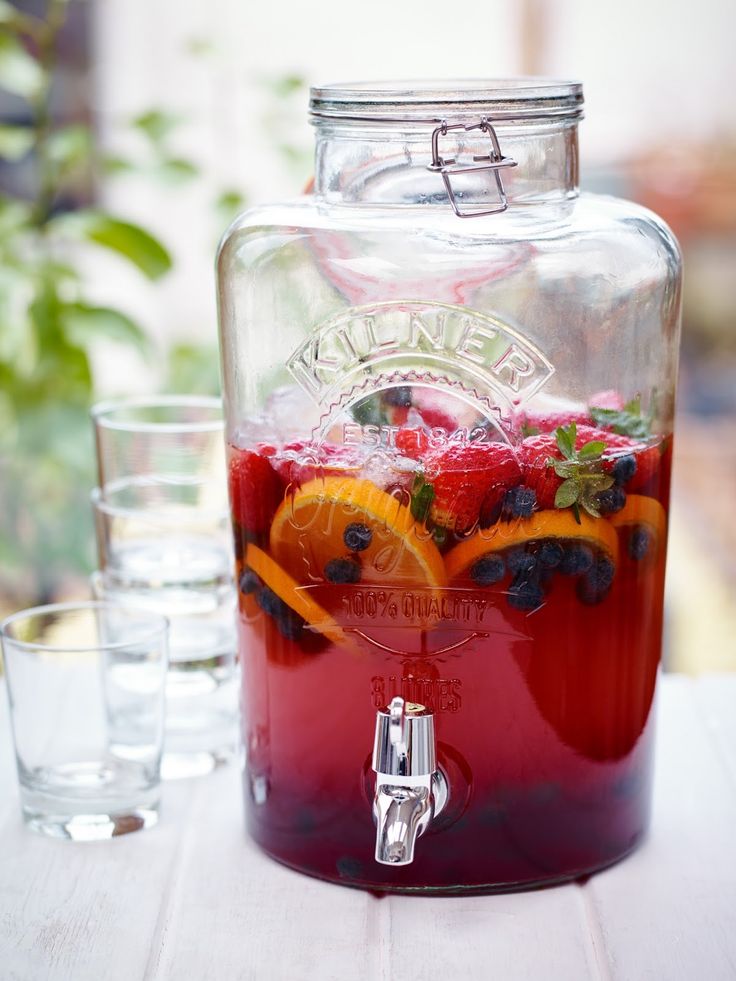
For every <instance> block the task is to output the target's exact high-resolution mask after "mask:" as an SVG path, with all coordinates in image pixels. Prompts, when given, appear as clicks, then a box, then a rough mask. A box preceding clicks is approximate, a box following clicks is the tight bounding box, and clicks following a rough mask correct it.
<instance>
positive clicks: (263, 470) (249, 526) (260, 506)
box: [228, 450, 284, 534]
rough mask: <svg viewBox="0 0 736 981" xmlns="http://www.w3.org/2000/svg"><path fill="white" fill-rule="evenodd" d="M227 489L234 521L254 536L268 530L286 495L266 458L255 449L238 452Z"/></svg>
mask: <svg viewBox="0 0 736 981" xmlns="http://www.w3.org/2000/svg"><path fill="white" fill-rule="evenodd" d="M228 489H229V491H230V506H231V508H232V514H233V521H235V522H236V523H237V524H239V525H240V526H241V527H242V528H244V529H245V530H246V531H248V532H252V533H254V534H259V533H260V532H263V531H266V530H267V529H268V527H269V525H270V524H271V519H272V518H273V516H274V514H275V512H276V508H277V507H278V506H279V504H280V503H281V501H282V499H283V496H284V484H283V482H282V480H281V478H280V477H279V475H278V474H277V473H276V471H275V470H274V469H273V467H272V466H271V464H270V463H269V461H268V459H267V457H266V456H262V455H261V454H260V453H254V452H253V451H252V450H235V451H234V452H233V454H232V456H231V458H230V469H229V472H228Z"/></svg>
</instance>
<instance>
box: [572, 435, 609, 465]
mask: <svg viewBox="0 0 736 981" xmlns="http://www.w3.org/2000/svg"><path fill="white" fill-rule="evenodd" d="M605 448H606V444H605V443H604V442H603V440H600V439H593V440H591V441H590V443H586V444H585V446H581V447H580V449H579V450H578V457H579V458H580V459H581V460H591V459H593V457H599V456H600V455H601V454H602V453H603V451H604V450H605Z"/></svg>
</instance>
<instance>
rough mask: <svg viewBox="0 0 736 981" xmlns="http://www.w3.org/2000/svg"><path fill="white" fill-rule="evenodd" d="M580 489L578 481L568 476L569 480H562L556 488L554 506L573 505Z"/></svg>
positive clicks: (565, 506) (566, 506)
mask: <svg viewBox="0 0 736 981" xmlns="http://www.w3.org/2000/svg"><path fill="white" fill-rule="evenodd" d="M580 490H581V485H580V481H579V480H575V478H574V477H570V479H569V480H565V481H563V482H562V483H561V484H560V486H559V487H558V488H557V493H556V494H555V507H556V508H569V507H571V505H573V504H574V503H575V502H576V501H577V499H578V497H579V496H580Z"/></svg>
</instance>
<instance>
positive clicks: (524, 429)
mask: <svg viewBox="0 0 736 981" xmlns="http://www.w3.org/2000/svg"><path fill="white" fill-rule="evenodd" d="M521 435H522V438H523V439H527V437H529V436H539V426H532V424H531V423H530V422H526V421H524V422H522V424H521Z"/></svg>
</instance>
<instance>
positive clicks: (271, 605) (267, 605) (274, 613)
mask: <svg viewBox="0 0 736 981" xmlns="http://www.w3.org/2000/svg"><path fill="white" fill-rule="evenodd" d="M256 602H257V603H258V605H259V606H260V608H261V609H262V610H263V612H264V613H267V614H268V615H269V616H270V617H274V618H275V619H277V620H278V618H279V617H281V616H283V615H284V611H285V610H288V609H289V607H288V606H287V605H286V603H284V601H283V600H282V599H281V597H279V596H277V595H276V593H274V591H273V590H272V589H269V588H268V586H264V587H263V589H261V590H260V592H258V593H256Z"/></svg>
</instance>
